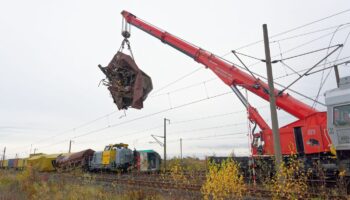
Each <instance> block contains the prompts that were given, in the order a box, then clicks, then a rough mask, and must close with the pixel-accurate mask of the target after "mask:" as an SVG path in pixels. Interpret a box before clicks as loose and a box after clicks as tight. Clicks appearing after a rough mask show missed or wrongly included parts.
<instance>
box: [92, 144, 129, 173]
mask: <svg viewBox="0 0 350 200" xmlns="http://www.w3.org/2000/svg"><path fill="white" fill-rule="evenodd" d="M133 161H134V157H133V151H132V150H130V149H128V145H127V144H123V143H120V144H110V145H107V146H106V147H105V149H104V151H99V152H95V153H94V155H93V157H92V159H91V161H90V164H89V169H90V170H91V171H100V170H105V171H118V170H122V171H126V170H127V169H128V168H129V167H131V166H132V165H133Z"/></svg>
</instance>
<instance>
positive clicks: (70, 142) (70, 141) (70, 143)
mask: <svg viewBox="0 0 350 200" xmlns="http://www.w3.org/2000/svg"><path fill="white" fill-rule="evenodd" d="M72 142H73V141H72V140H69V150H68V153H70V152H71V149H72Z"/></svg>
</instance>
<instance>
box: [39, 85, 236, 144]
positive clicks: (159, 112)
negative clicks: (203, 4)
mask: <svg viewBox="0 0 350 200" xmlns="http://www.w3.org/2000/svg"><path fill="white" fill-rule="evenodd" d="M231 93H232V92H231V91H230V92H224V93H220V94H217V95H214V96H211V97H209V98H203V99H199V100H195V101H191V102H189V103H185V104H182V105H179V106H174V107H173V108H167V109H163V110H160V111H157V112H154V113H150V114H147V115H143V116H141V117H137V118H134V119H131V120H127V121H124V122H120V123H115V124H112V125H110V126H106V127H103V128H98V129H95V130H92V131H89V132H86V133H83V134H80V135H76V136H73V137H71V139H76V138H80V137H84V136H87V135H91V134H94V133H98V132H101V131H104V130H106V129H110V128H113V127H117V126H121V125H124V124H128V123H131V122H134V121H138V120H141V119H145V118H148V117H151V116H155V115H158V114H161V113H164V112H168V111H170V110H175V109H179V108H182V107H186V106H189V105H192V104H196V103H199V102H203V101H206V100H210V99H213V98H217V97H221V96H224V95H227V94H231ZM67 141H69V139H65V140H62V141H59V142H57V143H52V144H50V145H47V146H44V147H49V146H53V145H57V144H61V143H64V142H67ZM40 148H43V147H40Z"/></svg>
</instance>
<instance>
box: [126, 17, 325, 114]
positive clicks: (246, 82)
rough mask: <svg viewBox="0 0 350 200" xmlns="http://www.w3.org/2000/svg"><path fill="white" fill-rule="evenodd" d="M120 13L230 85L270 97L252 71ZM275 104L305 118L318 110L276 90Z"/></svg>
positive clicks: (266, 87)
mask: <svg viewBox="0 0 350 200" xmlns="http://www.w3.org/2000/svg"><path fill="white" fill-rule="evenodd" d="M121 14H122V15H123V17H124V18H125V20H126V21H127V22H128V23H129V24H131V25H133V26H135V27H137V28H139V29H141V30H143V31H145V32H146V33H148V34H150V35H152V36H154V37H156V38H158V39H160V40H161V41H162V42H163V43H166V44H168V45H170V46H172V47H173V48H175V49H177V50H179V51H181V52H182V53H184V54H186V55H188V56H189V57H191V58H193V59H194V60H195V61H197V62H199V63H201V64H203V65H204V66H206V67H207V68H210V69H211V70H212V71H213V72H214V73H215V74H216V75H217V76H218V77H219V78H220V79H221V80H222V81H223V82H224V83H225V84H227V85H229V86H241V87H244V88H246V89H247V90H249V91H251V92H252V93H254V94H256V95H258V96H260V97H261V98H263V99H265V100H266V101H269V95H268V85H267V84H266V83H265V82H263V81H261V80H259V79H255V78H254V77H252V76H251V75H249V74H247V73H245V72H243V71H242V70H240V69H238V68H237V67H236V66H234V65H232V64H229V63H227V62H226V61H225V60H223V59H222V58H220V57H218V56H216V55H214V54H213V53H211V52H208V51H206V50H203V49H201V48H199V47H197V46H195V45H193V44H190V43H188V42H186V41H184V40H182V39H180V38H178V37H176V36H174V35H172V34H170V33H168V32H166V31H163V30H161V29H159V28H157V27H155V26H153V25H151V24H149V23H147V22H145V21H143V20H141V19H139V18H137V17H136V16H135V15H133V14H131V13H129V12H127V11H122V13H121ZM278 92H279V91H278V90H275V91H274V93H275V94H276V96H277V95H278ZM276 105H277V106H278V107H279V108H281V109H283V110H284V111H286V112H288V113H290V114H291V115H293V116H295V117H297V118H298V119H304V118H306V117H307V116H309V115H311V114H314V113H317V112H318V111H317V110H315V109H314V108H312V107H310V106H309V105H307V104H305V103H303V102H301V101H299V100H297V99H295V98H293V97H292V96H290V95H289V94H288V93H282V94H279V95H278V96H277V98H276Z"/></svg>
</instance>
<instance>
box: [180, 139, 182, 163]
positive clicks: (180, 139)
mask: <svg viewBox="0 0 350 200" xmlns="http://www.w3.org/2000/svg"><path fill="white" fill-rule="evenodd" d="M180 158H181V161H182V138H180Z"/></svg>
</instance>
